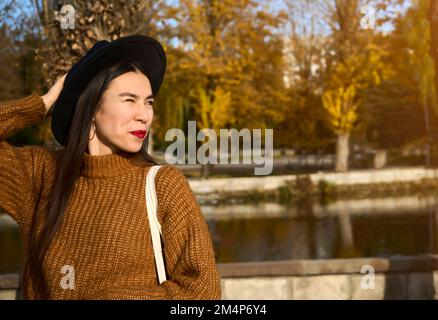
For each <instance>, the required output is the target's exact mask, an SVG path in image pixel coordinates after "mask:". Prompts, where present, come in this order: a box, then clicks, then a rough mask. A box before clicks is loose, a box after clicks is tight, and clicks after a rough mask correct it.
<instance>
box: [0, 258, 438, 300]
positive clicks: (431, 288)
mask: <svg viewBox="0 0 438 320" xmlns="http://www.w3.org/2000/svg"><path fill="white" fill-rule="evenodd" d="M364 266H367V268H368V269H367V271H366V272H367V273H366V274H365V273H363V274H362V273H361V270H362V271H364V270H363V267H364ZM371 268H372V270H373V272H374V274H372V273H371V272H370V270H371ZM218 270H219V272H220V274H221V284H222V298H223V299H224V300H230V299H236V300H239V299H248V300H253V299H261V300H269V299H275V300H289V299H299V300H310V299H342V300H349V299H355V300H356V299H437V298H438V255H425V256H415V257H397V258H390V259H385V258H361V259H334V260H296V261H276V262H246V263H226V264H218ZM18 284H19V276H18V275H17V274H9V275H0V299H15V298H16V296H17V290H18ZM364 284H365V286H364Z"/></svg>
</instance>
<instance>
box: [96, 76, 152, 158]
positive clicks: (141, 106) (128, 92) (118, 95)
mask: <svg viewBox="0 0 438 320" xmlns="http://www.w3.org/2000/svg"><path fill="white" fill-rule="evenodd" d="M153 101H154V98H153V95H152V89H151V84H150V82H149V80H148V78H147V77H146V76H145V75H144V74H143V73H141V72H127V73H124V74H122V75H120V76H118V77H117V78H114V79H113V80H112V81H111V82H110V84H109V86H108V88H107V90H106V91H105V92H104V93H103V95H102V99H101V103H100V106H99V107H98V110H97V112H96V114H95V117H94V118H93V121H94V125H93V124H92V125H91V129H90V136H89V139H91V138H92V137H93V134H94V130H96V134H95V135H94V137H93V139H92V140H89V142H88V150H89V153H90V155H105V154H111V153H118V152H119V151H125V152H132V153H133V152H138V151H139V150H140V148H141V145H142V143H143V140H144V139H146V137H147V134H148V133H149V128H150V127H151V124H152V118H153V116H154V111H153V108H152V103H153ZM141 130H142V131H146V134H145V135H144V137H138V136H136V135H134V134H132V133H131V132H132V131H141Z"/></svg>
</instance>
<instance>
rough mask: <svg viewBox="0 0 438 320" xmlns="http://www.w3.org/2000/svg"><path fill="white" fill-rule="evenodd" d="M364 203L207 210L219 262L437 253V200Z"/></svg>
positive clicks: (386, 200) (421, 199) (372, 201)
mask: <svg viewBox="0 0 438 320" xmlns="http://www.w3.org/2000/svg"><path fill="white" fill-rule="evenodd" d="M363 201H364V200H358V202H357V203H355V201H344V202H339V203H335V204H332V205H331V206H319V205H315V204H309V203H308V202H305V203H304V204H301V205H299V206H296V207H294V208H287V207H283V210H284V211H283V212H282V213H281V212H280V210H281V209H280V208H281V207H275V206H274V207H271V208H275V210H274V212H273V213H272V214H268V213H267V215H266V216H265V217H262V216H261V215H259V214H257V213H255V214H254V216H255V217H254V218H250V217H249V214H248V212H245V213H244V214H241V213H240V214H239V213H238V212H232V210H233V208H232V206H227V208H226V210H227V212H228V217H227V216H226V215H225V212H224V211H223V209H220V208H217V212H218V214H217V215H216V218H213V217H214V210H212V208H205V209H206V210H205V211H206V212H208V213H209V217H210V219H208V225H209V228H210V230H211V231H212V235H213V243H214V247H215V252H216V259H217V261H218V262H244V261H273V260H291V259H292V260H294V259H336V258H353V257H388V256H397V255H420V254H426V253H437V252H436V247H437V246H436V243H437V237H436V201H435V199H434V198H428V199H427V198H417V197H405V198H399V199H375V200H365V201H368V202H369V205H368V209H367V210H366V209H365V207H364V205H363V204H364V203H363ZM334 207H335V208H337V211H334V210H333V208H334ZM241 208H242V207H241V206H237V208H235V209H237V210H239V209H241ZM253 208H254V209H255V211H257V209H256V207H253ZM247 209H248V208H247ZM246 211H249V210H246ZM233 216H234V217H238V218H233Z"/></svg>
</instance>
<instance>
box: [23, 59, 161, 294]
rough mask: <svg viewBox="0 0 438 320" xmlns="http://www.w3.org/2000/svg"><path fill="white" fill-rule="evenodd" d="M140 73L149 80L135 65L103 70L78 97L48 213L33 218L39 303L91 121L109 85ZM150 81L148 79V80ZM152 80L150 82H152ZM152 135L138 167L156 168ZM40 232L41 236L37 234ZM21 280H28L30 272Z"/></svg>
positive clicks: (32, 267) (32, 264)
mask: <svg viewBox="0 0 438 320" xmlns="http://www.w3.org/2000/svg"><path fill="white" fill-rule="evenodd" d="M130 71H134V72H141V73H143V74H144V75H146V76H147V77H148V74H147V71H145V70H142V68H141V66H140V65H139V64H138V63H136V62H135V61H121V62H119V63H117V64H116V65H113V66H111V67H108V68H105V69H103V70H101V71H100V72H99V73H98V74H97V75H96V76H95V77H94V78H93V80H92V81H91V82H90V83H89V84H88V85H87V87H86V88H85V89H84V91H83V92H82V93H81V95H80V96H79V99H78V101H77V104H76V109H75V112H74V116H73V119H72V123H71V127H70V131H69V134H68V137H67V140H66V147H65V149H63V150H61V151H62V152H56V157H57V161H56V164H57V165H56V178H55V181H54V183H53V188H52V190H51V195H50V199H49V201H48V207H47V211H45V210H43V211H41V213H39V212H40V211H38V213H37V214H35V215H34V218H33V222H32V228H31V233H30V247H29V270H28V271H29V273H30V277H31V279H32V284H33V289H34V292H35V296H36V299H48V298H49V293H48V290H47V284H46V281H45V278H44V273H43V261H44V258H45V256H46V254H47V251H48V249H49V247H50V244H51V242H52V241H53V239H54V237H55V235H56V232H57V230H58V229H59V227H60V225H61V224H62V221H63V218H64V211H65V209H66V208H67V205H68V202H69V199H70V196H71V193H72V191H73V186H74V183H75V181H76V180H77V179H78V178H79V177H80V175H81V172H82V168H83V162H84V153H85V152H86V151H87V149H88V141H89V140H88V139H89V132H90V128H91V123H92V118H93V116H94V115H95V113H96V112H97V110H98V107H99V105H100V103H101V98H102V95H103V93H104V92H105V90H106V89H107V88H108V85H109V84H110V82H111V81H112V80H113V79H114V78H116V77H118V76H120V75H122V74H124V73H126V72H130ZM148 78H149V77H148ZM149 79H150V78H149ZM148 142H149V135H148V137H147V139H145V140H144V141H143V144H142V147H141V149H140V151H138V152H137V153H135V154H132V159H133V160H134V162H136V163H137V164H141V163H143V164H147V165H151V164H157V162H156V161H155V160H154V159H153V158H152V157H151V156H150V155H149V154H148V152H147V148H148ZM39 229H41V233H40V232H38V230H39ZM25 271H26V272H25V274H24V275H23V277H22V288H23V287H24V286H23V283H24V282H25V281H26V279H27V278H28V276H29V274H27V270H25Z"/></svg>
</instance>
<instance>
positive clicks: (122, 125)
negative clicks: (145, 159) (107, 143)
mask: <svg viewBox="0 0 438 320" xmlns="http://www.w3.org/2000/svg"><path fill="white" fill-rule="evenodd" d="M131 121H132V115H131V114H129V113H128V112H111V113H108V112H107V113H105V114H102V115H101V117H100V124H101V127H102V131H104V132H105V133H106V134H108V135H123V134H125V133H126V130H127V129H128V126H129V123H130V122H131Z"/></svg>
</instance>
